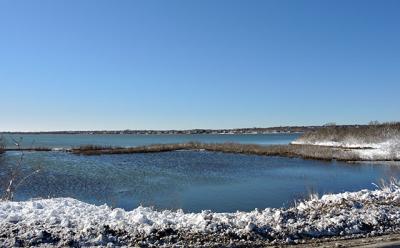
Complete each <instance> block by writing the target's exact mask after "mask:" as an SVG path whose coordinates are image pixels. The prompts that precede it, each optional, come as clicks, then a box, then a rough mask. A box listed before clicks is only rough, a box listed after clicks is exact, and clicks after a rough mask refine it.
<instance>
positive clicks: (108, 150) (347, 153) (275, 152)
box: [70, 142, 366, 161]
mask: <svg viewBox="0 0 400 248" xmlns="http://www.w3.org/2000/svg"><path fill="white" fill-rule="evenodd" d="M179 150H194V151H210V152H223V153H240V154H249V155H260V156H282V157H290V158H293V157H299V158H304V159H318V160H341V161H359V160H366V159H363V158H360V157H359V156H358V155H357V153H355V152H354V151H353V149H340V148H332V147H324V146H314V145H270V146H261V145H251V144H238V143H215V144H209V143H198V142H189V143H176V144H155V145H148V146H138V147H129V148H121V147H99V146H95V149H90V146H83V147H77V148H74V149H71V150H70V152H72V153H74V154H79V155H102V154H132V153H157V152H171V151H179Z"/></svg>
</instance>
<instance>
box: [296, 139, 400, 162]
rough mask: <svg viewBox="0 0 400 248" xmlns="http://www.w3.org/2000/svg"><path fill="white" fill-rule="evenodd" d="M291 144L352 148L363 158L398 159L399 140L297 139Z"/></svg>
mask: <svg viewBox="0 0 400 248" xmlns="http://www.w3.org/2000/svg"><path fill="white" fill-rule="evenodd" d="M291 144H294V145H316V146H328V147H333V148H341V149H353V151H352V152H353V153H355V154H357V155H358V156H359V157H360V158H361V159H364V160H400V140H398V139H391V140H387V141H385V142H379V143H362V142H358V141H356V140H351V139H350V140H345V141H341V142H336V141H330V140H321V141H308V140H302V139H299V140H295V141H293V142H291ZM356 148H357V149H356Z"/></svg>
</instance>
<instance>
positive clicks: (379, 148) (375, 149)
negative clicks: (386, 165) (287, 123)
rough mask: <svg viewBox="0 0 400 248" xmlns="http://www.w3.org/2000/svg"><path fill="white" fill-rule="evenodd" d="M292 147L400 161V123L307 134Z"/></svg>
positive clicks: (334, 128) (342, 128)
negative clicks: (311, 147)
mask: <svg viewBox="0 0 400 248" xmlns="http://www.w3.org/2000/svg"><path fill="white" fill-rule="evenodd" d="M291 144H294V145H315V146H325V147H332V148H333V149H337V150H339V149H342V150H346V152H348V151H351V153H353V154H354V155H355V157H359V158H360V160H400V123H387V124H381V125H369V126H349V127H348V126H337V127H336V126H331V127H325V128H321V129H318V130H316V131H313V132H307V133H305V134H303V135H302V136H301V137H299V138H298V139H297V140H295V141H293V142H292V143H291Z"/></svg>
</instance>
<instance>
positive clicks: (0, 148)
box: [0, 137, 6, 154]
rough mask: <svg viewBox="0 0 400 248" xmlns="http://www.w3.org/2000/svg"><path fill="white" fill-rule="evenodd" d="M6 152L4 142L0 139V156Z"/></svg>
mask: <svg viewBox="0 0 400 248" xmlns="http://www.w3.org/2000/svg"><path fill="white" fill-rule="evenodd" d="M5 151H6V144H5V142H4V139H3V137H0V154H2V153H4V152H5Z"/></svg>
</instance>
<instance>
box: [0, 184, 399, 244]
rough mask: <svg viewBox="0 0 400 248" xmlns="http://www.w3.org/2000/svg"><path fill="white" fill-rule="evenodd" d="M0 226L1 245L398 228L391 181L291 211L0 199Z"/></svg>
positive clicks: (278, 238) (275, 236)
mask: <svg viewBox="0 0 400 248" xmlns="http://www.w3.org/2000/svg"><path fill="white" fill-rule="evenodd" d="M0 230H1V231H0V244H1V243H3V244H5V245H6V246H13V245H15V244H16V243H15V242H20V243H19V244H23V245H38V244H41V243H46V242H47V243H51V244H57V245H70V244H79V245H83V246H91V245H144V244H147V245H149V244H153V245H171V244H180V245H184V244H188V243H191V244H193V242H202V243H201V244H204V242H209V243H208V244H217V243H219V244H228V243H229V242H255V241H257V240H258V241H262V242H264V243H293V242H299V241H300V242H301V241H304V240H307V239H310V238H318V237H332V236H352V235H353V236H354V235H365V234H367V233H369V234H383V233H390V232H395V231H399V230H400V188H399V186H398V184H396V183H392V184H391V185H390V186H387V187H385V188H383V189H377V190H372V191H371V190H362V191H358V192H352V193H350V192H345V193H341V194H328V195H324V196H322V197H321V198H317V197H313V198H312V199H310V200H307V201H302V202H299V203H297V204H296V206H295V207H292V208H286V209H284V208H281V209H276V208H267V209H264V210H258V209H255V210H254V211H251V212H240V211H238V212H235V213H214V212H211V211H208V210H204V211H202V212H201V213H184V212H183V211H182V210H178V211H170V210H164V211H157V210H154V209H152V208H148V207H138V208H136V209H134V210H132V211H125V210H123V209H119V208H117V209H112V208H110V207H108V206H106V205H102V206H95V205H91V204H87V203H84V202H81V201H78V200H76V199H72V198H53V199H40V200H31V201H24V202H0ZM15 230H17V231H15ZM194 237H197V238H194ZM199 240H200V241H199ZM246 240H247V241H246ZM21 242H22V243H21ZM185 242H186V243H185Z"/></svg>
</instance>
